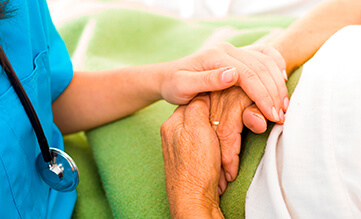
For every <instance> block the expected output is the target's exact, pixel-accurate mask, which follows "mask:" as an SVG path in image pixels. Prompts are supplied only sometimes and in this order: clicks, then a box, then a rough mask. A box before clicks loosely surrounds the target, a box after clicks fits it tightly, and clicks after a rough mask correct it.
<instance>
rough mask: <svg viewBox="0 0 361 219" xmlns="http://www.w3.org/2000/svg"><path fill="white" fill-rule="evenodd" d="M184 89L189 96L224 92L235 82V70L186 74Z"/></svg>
mask: <svg viewBox="0 0 361 219" xmlns="http://www.w3.org/2000/svg"><path fill="white" fill-rule="evenodd" d="M187 74H188V75H187V76H186V77H187V79H188V80H186V81H188V83H186V84H185V85H186V88H187V90H188V92H189V93H190V94H197V93H202V92H208V91H218V90H224V89H226V88H229V87H231V86H233V85H234V84H235V83H236V82H237V75H236V68H234V67H223V68H219V69H214V70H208V71H201V72H188V73H187Z"/></svg>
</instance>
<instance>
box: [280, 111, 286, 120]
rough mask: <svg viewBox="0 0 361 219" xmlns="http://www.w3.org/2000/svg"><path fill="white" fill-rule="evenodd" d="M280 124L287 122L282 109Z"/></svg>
mask: <svg viewBox="0 0 361 219" xmlns="http://www.w3.org/2000/svg"><path fill="white" fill-rule="evenodd" d="M279 114H280V120H281V121H280V122H283V121H285V114H284V113H283V110H282V109H280V113H279Z"/></svg>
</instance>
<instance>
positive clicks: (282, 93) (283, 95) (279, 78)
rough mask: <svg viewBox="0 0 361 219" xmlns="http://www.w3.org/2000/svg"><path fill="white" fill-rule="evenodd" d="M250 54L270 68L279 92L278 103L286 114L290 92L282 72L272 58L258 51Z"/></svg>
mask: <svg viewBox="0 0 361 219" xmlns="http://www.w3.org/2000/svg"><path fill="white" fill-rule="evenodd" d="M250 53H251V54H253V55H254V57H255V58H256V59H258V60H259V61H260V62H262V63H263V64H264V66H265V67H266V68H268V70H269V72H270V73H271V75H270V76H271V77H272V79H273V81H274V83H275V85H276V88H277V90H278V96H279V98H280V99H279V100H277V101H279V102H280V106H281V107H280V108H282V109H283V111H284V112H286V110H287V107H288V105H286V104H285V103H286V102H285V101H286V99H287V100H288V90H287V87H286V83H285V80H284V77H283V75H282V72H281V71H280V69H279V68H278V66H277V65H276V63H275V62H274V60H273V59H272V58H271V57H269V56H266V55H263V54H262V53H259V52H256V51H250ZM280 119H281V116H280Z"/></svg>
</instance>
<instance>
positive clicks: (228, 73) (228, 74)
mask: <svg viewBox="0 0 361 219" xmlns="http://www.w3.org/2000/svg"><path fill="white" fill-rule="evenodd" d="M235 70H236V68H231V69H227V70H225V71H224V72H223V73H222V81H223V82H225V83H229V82H232V81H233V78H234V75H235Z"/></svg>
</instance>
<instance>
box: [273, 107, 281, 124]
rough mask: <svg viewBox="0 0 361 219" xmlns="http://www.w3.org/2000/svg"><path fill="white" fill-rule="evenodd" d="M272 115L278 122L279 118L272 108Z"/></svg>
mask: <svg viewBox="0 0 361 219" xmlns="http://www.w3.org/2000/svg"><path fill="white" fill-rule="evenodd" d="M272 114H273V118H274V120H275V121H279V120H280V118H279V117H278V113H277V111H276V108H274V107H272Z"/></svg>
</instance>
